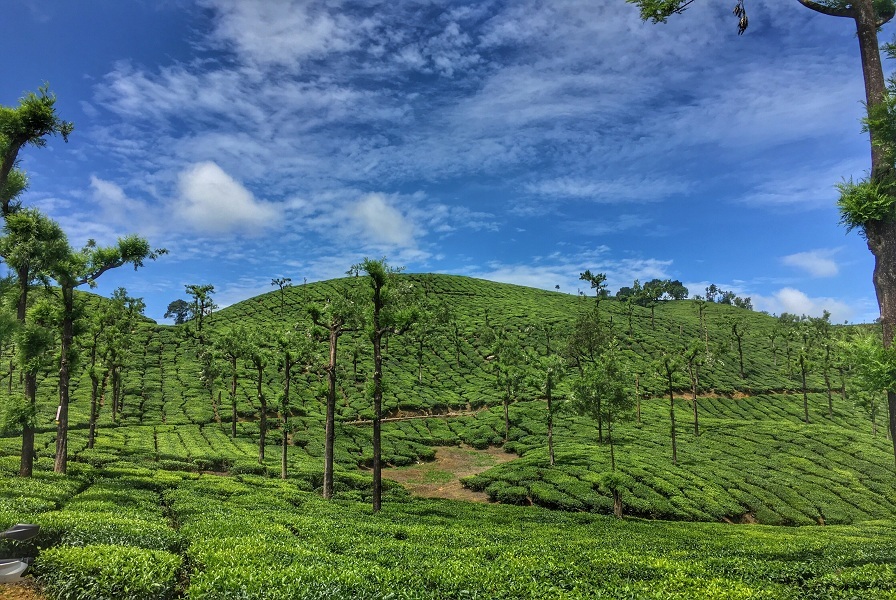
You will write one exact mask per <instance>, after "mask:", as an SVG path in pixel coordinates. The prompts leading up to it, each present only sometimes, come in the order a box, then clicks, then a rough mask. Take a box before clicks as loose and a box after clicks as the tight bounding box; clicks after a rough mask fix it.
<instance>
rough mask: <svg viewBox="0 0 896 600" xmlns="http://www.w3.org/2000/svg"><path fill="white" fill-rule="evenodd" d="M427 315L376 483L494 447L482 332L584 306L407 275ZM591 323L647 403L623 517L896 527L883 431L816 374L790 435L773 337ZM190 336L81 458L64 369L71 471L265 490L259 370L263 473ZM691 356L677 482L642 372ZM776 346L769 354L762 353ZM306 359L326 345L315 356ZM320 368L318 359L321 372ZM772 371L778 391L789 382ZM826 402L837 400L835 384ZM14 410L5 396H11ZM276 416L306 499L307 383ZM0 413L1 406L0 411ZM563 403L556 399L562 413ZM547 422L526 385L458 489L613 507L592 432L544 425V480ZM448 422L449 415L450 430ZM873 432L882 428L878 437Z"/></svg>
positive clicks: (275, 433) (357, 339)
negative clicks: (553, 448) (194, 476)
mask: <svg viewBox="0 0 896 600" xmlns="http://www.w3.org/2000/svg"><path fill="white" fill-rule="evenodd" d="M404 277H407V278H408V279H409V280H410V281H411V282H412V283H413V284H414V285H415V286H416V287H418V288H419V289H421V290H425V292H426V293H427V294H428V296H429V297H430V298H437V299H440V300H442V301H444V302H445V303H446V304H447V305H448V306H449V308H450V312H451V314H452V319H451V320H450V322H449V323H446V324H445V326H444V327H442V329H441V331H440V332H439V333H438V334H437V335H433V336H430V337H428V338H425V339H423V340H422V347H423V349H424V351H423V352H422V353H420V352H419V349H420V347H421V340H420V339H419V337H415V335H414V333H413V332H412V333H410V334H406V335H405V336H401V337H394V338H392V339H391V340H390V341H389V344H388V348H387V352H386V364H385V379H386V382H387V386H388V388H387V395H386V398H385V410H386V412H387V413H388V415H390V416H392V417H401V416H408V415H414V416H420V415H430V414H431V415H434V416H433V417H432V418H423V419H411V420H396V421H390V422H388V423H387V424H386V425H385V427H384V440H383V443H384V446H383V447H384V458H385V460H386V461H387V462H388V463H390V464H393V465H402V464H409V463H412V462H415V461H419V460H428V459H431V458H432V457H433V456H434V452H436V450H435V448H437V447H438V446H440V445H453V444H458V443H464V444H469V445H472V446H474V447H485V446H489V445H501V444H502V443H503V437H504V431H503V414H502V412H501V407H500V405H501V393H500V390H499V389H498V386H497V385H496V383H495V375H494V373H493V369H492V366H491V362H492V361H491V351H492V349H491V347H490V346H489V345H488V344H486V343H485V342H484V339H485V338H486V336H485V335H484V333H485V330H486V328H487V327H493V328H494V327H507V328H510V329H512V330H514V331H516V332H519V334H520V336H521V344H522V345H523V346H525V347H526V348H527V349H529V350H531V351H532V352H534V353H540V354H544V353H545V352H547V350H548V348H549V347H550V348H551V349H552V350H554V351H556V350H557V349H558V348H561V347H562V346H563V345H564V343H565V339H566V338H567V336H568V333H569V331H570V330H571V328H572V326H573V323H574V322H575V319H576V317H577V315H578V314H579V313H580V312H581V311H583V310H585V309H588V308H590V307H591V305H592V304H593V303H594V302H595V299H594V298H593V297H591V298H589V297H585V298H583V297H578V296H573V295H569V294H562V293H558V292H548V291H543V290H535V289H530V288H524V287H519V286H513V285H507V284H498V283H493V282H487V281H482V280H476V279H470V278H466V277H457V276H448V275H407V276H404ZM357 284H363V280H354V279H351V278H348V279H340V280H333V281H326V282H320V283H314V284H307V285H303V286H296V287H292V288H288V289H286V290H284V292H283V293H282V294H281V292H279V291H273V292H271V293H269V294H265V295H262V296H258V297H256V298H252V299H250V300H247V301H244V302H241V303H239V304H236V305H233V306H231V307H228V308H227V309H224V310H221V311H219V312H217V313H214V314H212V315H211V316H210V317H209V318H208V320H207V329H206V331H207V335H208V337H209V338H210V339H215V337H216V336H220V335H221V334H222V333H223V332H224V331H226V329H227V328H228V327H232V326H234V325H237V324H243V325H247V326H252V327H255V328H257V329H258V330H260V331H262V332H263V334H264V335H265V336H266V337H267V338H268V339H270V338H271V337H273V335H274V334H275V333H276V331H278V329H281V328H284V327H292V326H294V325H295V324H296V323H297V322H299V321H301V320H303V319H304V318H305V317H304V314H305V311H304V306H305V305H306V304H307V303H308V302H311V301H315V300H318V301H320V300H323V299H325V298H327V297H331V296H332V295H333V294H335V293H338V289H339V288H340V287H342V286H349V285H357ZM600 310H601V313H602V314H603V315H604V316H605V318H606V319H607V320H608V321H610V322H611V323H612V327H613V329H614V330H615V332H616V335H617V336H618V338H619V339H620V342H621V344H622V347H623V350H624V353H625V354H626V356H627V357H628V358H629V360H630V361H631V363H632V365H633V371H634V372H635V373H638V374H639V378H638V383H639V386H640V389H641V392H642V395H643V396H644V400H643V401H642V405H641V418H640V422H638V421H637V420H636V419H635V417H634V415H632V416H631V418H630V419H629V420H627V421H626V422H624V423H620V424H619V425H618V427H617V428H616V430H615V438H616V439H615V441H616V444H617V445H616V455H617V461H618V467H619V469H620V470H621V472H622V473H623V474H624V475H625V476H626V479H625V481H626V483H625V489H624V491H623V501H624V503H625V504H626V506H627V510H628V511H629V513H630V514H631V513H633V514H638V515H642V516H648V517H654V518H670V519H689V520H724V519H728V520H732V521H740V520H748V521H753V520H755V521H759V522H762V523H781V524H803V523H818V522H822V521H824V522H826V523H849V522H853V521H860V520H866V519H872V518H891V517H893V516H896V492H894V491H893V490H896V476H894V468H893V457H892V448H891V446H889V445H888V441H887V440H886V439H884V437H883V435H884V434H883V432H881V433H880V434H879V435H877V436H874V435H872V433H871V423H870V421H869V420H868V418H867V416H865V415H864V414H863V413H862V411H861V410H860V409H858V408H857V407H855V406H853V404H852V401H851V400H850V399H843V398H842V397H841V396H840V395H839V394H834V396H833V399H832V400H831V401H830V406H831V407H832V408H833V411H832V412H831V414H829V400H828V397H827V393H826V392H827V390H826V385H825V381H824V378H823V376H822V373H821V372H820V371H819V370H818V369H816V370H815V371H812V372H810V375H809V386H810V388H811V391H812V393H811V394H810V396H809V409H810V417H811V419H810V420H811V422H810V423H809V424H805V423H803V422H802V418H803V413H802V396H801V395H800V394H797V393H796V390H797V389H798V388H799V381H798V375H797V374H796V373H795V372H794V371H793V366H792V363H788V361H787V360H786V354H787V349H786V348H785V346H784V344H783V342H782V340H781V338H780V337H777V338H775V337H774V336H773V333H774V332H775V328H776V326H777V320H776V319H775V318H773V317H770V316H768V315H763V314H759V313H754V312H749V311H744V310H742V309H737V308H734V307H731V306H726V305H717V304H709V305H708V306H707V308H706V312H705V314H704V321H705V325H706V334H705V335H704V333H703V331H702V329H701V323H700V317H699V315H698V311H697V308H696V305H695V303H694V302H693V301H673V302H668V303H664V304H660V305H659V306H657V307H656V308H655V314H654V315H653V318H651V311H650V309H648V308H643V307H634V311H633V312H632V314H631V317H632V318H631V329H629V315H628V314H627V313H626V310H625V307H624V306H623V305H622V303H620V302H616V301H615V300H603V301H602V302H601V305H600ZM735 320H737V321H738V322H740V324H741V331H743V332H745V333H744V339H743V354H744V375H745V377H743V378H742V377H741V375H740V365H739V357H738V354H737V351H736V344H735V343H734V340H733V338H732V335H731V324H732V323H733V322H734V321H735ZM187 329H188V327H187V326H177V327H170V326H160V325H154V324H150V323H144V324H141V325H140V327H139V329H138V331H137V332H136V333H135V335H136V336H139V344H137V346H136V351H135V353H134V356H133V359H132V362H131V364H130V365H129V366H128V367H127V369H126V371H125V373H124V377H125V379H124V405H123V410H122V414H121V416H120V418H119V419H118V420H117V422H115V423H113V422H112V420H111V415H110V414H109V410H108V407H104V408H103V409H102V410H101V412H100V429H99V432H100V433H99V437H98V439H97V445H96V447H95V448H94V449H90V450H88V449H87V448H86V437H87V431H86V423H87V415H88V410H87V405H88V397H89V380H88V378H87V375H86V372H85V370H84V365H83V363H82V364H81V370H80V372H79V373H80V375H79V377H78V378H76V380H75V385H74V391H73V404H72V407H71V415H70V419H71V424H72V431H71V439H70V442H69V448H70V452H71V456H72V460H74V461H76V462H77V461H81V462H87V463H90V464H93V465H109V464H116V463H120V462H121V461H127V462H136V463H155V464H156V465H161V466H163V467H165V468H170V469H181V470H214V471H230V472H232V473H240V472H254V473H268V472H270V473H279V460H280V457H279V454H278V446H279V444H280V441H281V431H280V429H279V427H280V422H279V421H278V420H277V419H278V414H277V412H276V405H277V403H276V399H277V398H278V394H280V393H281V389H282V382H281V381H280V379H281V375H280V373H279V372H278V370H277V368H276V361H275V360H270V361H269V364H268V367H267V368H266V370H265V373H264V380H263V382H262V389H263V392H264V394H265V395H266V397H267V398H268V402H269V406H270V407H271V410H270V414H269V415H268V418H269V422H270V423H271V427H273V430H272V431H271V432H269V435H268V451H267V452H266V458H265V461H264V464H262V465H259V464H258V462H257V454H258V451H257V443H258V442H257V438H258V432H259V426H258V412H257V411H258V406H257V400H256V390H255V382H254V381H253V377H254V373H255V371H254V369H253V368H252V367H251V365H248V364H245V363H244V362H243V361H241V362H240V364H239V383H238V393H237V409H238V415H239V422H238V423H237V430H238V435H237V437H236V438H231V436H230V427H231V425H230V417H229V410H230V408H229V397H228V390H227V387H226V385H227V382H229V378H228V375H227V373H226V370H225V369H224V368H223V366H222V370H221V372H220V373H219V376H218V378H217V379H216V380H215V385H214V387H213V388H212V390H211V391H210V390H209V389H207V388H205V387H203V385H202V380H201V377H200V366H199V362H198V360H197V345H196V340H195V338H194V337H192V336H190V335H187ZM693 340H702V341H703V342H704V343H705V344H706V345H707V346H708V347H709V348H710V350H711V352H712V355H713V357H714V360H713V361H712V362H711V363H710V364H708V365H706V366H705V367H704V368H703V370H702V372H701V386H700V398H699V400H698V408H699V413H700V419H701V422H700V428H701V435H700V436H699V437H697V436H694V435H693V427H692V425H691V424H690V423H689V419H692V414H693V407H692V404H691V402H690V401H689V400H688V398H689V396H688V395H687V392H688V391H689V390H688V388H689V381H688V379H687V376H686V374H685V373H684V372H679V373H678V374H677V375H676V379H675V385H676V387H677V388H678V398H677V399H676V401H675V404H676V407H675V408H676V413H677V416H678V424H677V433H678V443H679V458H680V460H679V463H678V465H674V466H673V465H672V464H671V460H670V448H669V434H670V429H669V401H668V398H666V399H663V383H662V380H661V379H659V378H657V377H655V376H654V375H655V373H654V372H655V368H654V367H653V366H652V362H653V360H654V359H655V358H656V357H657V356H658V355H659V354H660V353H661V352H663V351H667V352H672V353H678V352H682V351H683V349H684V348H685V347H686V346H687V345H688V344H690V343H691V342H692V341H693ZM773 342H774V343H775V346H772V343H773ZM368 346H369V342H367V341H366V339H365V338H364V336H363V334H360V333H355V334H351V335H348V334H347V335H346V336H344V337H343V338H342V340H341V342H340V351H339V361H340V368H341V370H340V386H339V401H338V403H337V404H338V406H337V419H338V421H339V423H338V426H337V450H336V460H337V463H338V466H339V467H340V469H341V476H340V477H341V482H340V484H339V486H338V490H339V491H340V492H341V493H342V494H344V495H348V496H352V497H358V496H364V495H365V494H366V491H365V484H364V480H365V477H366V475H365V474H364V473H363V470H362V472H361V473H360V474H359V475H355V473H358V471H357V469H358V468H359V467H361V468H362V469H363V468H364V466H365V465H367V464H368V463H369V461H370V459H371V448H370V429H369V426H368V425H367V424H366V423H365V421H366V420H367V419H369V418H370V417H372V409H371V406H370V402H369V401H368V400H367V397H366V394H365V381H366V377H367V375H368V374H369V373H370V371H371V359H370V356H369V354H370V351H369V348H368ZM320 350H321V353H322V354H323V351H324V345H323V344H321V346H320ZM319 363H320V364H322V363H323V358H321V359H320V361H319ZM788 371H789V372H788ZM837 384H838V387H839V381H837ZM54 387H55V383H54V377H53V373H52V372H49V373H47V375H46V377H44V378H43V379H42V381H41V383H40V387H39V393H40V398H41V399H40V405H39V422H40V426H41V428H42V429H41V431H40V433H39V435H38V448H39V460H38V467H39V468H41V467H42V468H46V467H47V465H48V464H49V463H50V461H51V460H52V452H53V440H54V436H55V430H53V429H52V427H51V426H52V415H53V414H54V412H55V406H56V400H55V398H54V393H55V389H54ZM13 391H14V387H13ZM292 393H293V398H292V401H291V409H290V413H289V415H290V430H289V431H288V442H289V471H290V474H291V476H294V477H297V478H304V479H306V480H307V481H308V482H309V483H310V484H311V485H312V486H319V485H320V478H321V470H322V466H321V465H322V455H323V414H322V413H323V402H322V398H323V394H324V381H323V378H322V372H321V371H320V370H319V369H314V370H312V372H307V373H303V374H301V375H300V376H298V377H297V379H296V381H294V383H293V386H292ZM5 394H9V391H8V388H6V386H3V388H0V399H2V396H3V395H5ZM564 394H565V391H564V388H563V387H562V385H561V387H560V389H559V395H560V396H561V397H562V396H563V395H564ZM545 412H546V411H545V403H544V401H543V399H542V394H541V391H540V390H539V389H538V387H537V385H535V384H534V383H532V382H530V383H529V385H528V386H527V387H525V388H524V390H523V392H522V394H521V398H520V399H519V400H518V401H516V402H514V404H513V405H512V406H511V408H510V419H511V429H510V434H509V437H508V442H507V444H506V445H505V449H506V450H507V451H510V452H515V453H517V454H519V455H520V458H519V459H518V460H515V461H511V462H509V463H507V464H504V465H502V466H500V467H496V468H495V469H492V470H490V471H488V472H486V473H483V474H481V475H478V476H476V477H473V478H471V479H470V480H468V482H467V484H468V485H470V486H471V487H473V488H475V489H481V490H484V491H486V492H487V493H488V494H489V495H490V496H491V497H492V498H493V499H495V500H498V501H501V502H505V503H521V504H527V503H535V504H541V505H544V506H549V507H555V508H564V509H571V510H597V511H608V510H609V509H611V507H612V501H611V499H610V497H609V495H608V492H607V491H606V490H603V489H601V487H600V485H599V480H600V474H601V473H602V472H604V471H606V470H607V469H608V467H609V459H608V453H609V449H608V446H607V444H606V443H598V442H597V428H596V425H595V423H594V422H593V421H590V420H588V419H585V418H583V417H576V416H574V415H571V414H561V416H560V417H559V419H558V421H557V424H556V426H555V431H554V434H555V439H556V441H557V450H558V452H557V462H556V464H555V465H554V466H550V465H549V463H548V460H547V451H546V419H545ZM449 413H450V415H456V416H450V415H449ZM881 420H882V419H881ZM18 443H19V439H18V438H16V437H15V436H9V437H5V438H2V439H0V455H2V457H3V458H0V466H2V468H3V469H4V470H12V469H13V468H14V467H15V465H16V464H17V458H16V454H17V451H18Z"/></svg>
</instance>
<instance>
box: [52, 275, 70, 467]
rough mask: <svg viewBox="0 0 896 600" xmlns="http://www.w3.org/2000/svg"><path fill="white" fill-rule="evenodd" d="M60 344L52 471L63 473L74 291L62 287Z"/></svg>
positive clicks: (66, 442)
mask: <svg viewBox="0 0 896 600" xmlns="http://www.w3.org/2000/svg"><path fill="white" fill-rule="evenodd" d="M62 303H63V316H62V344H61V348H60V357H59V409H58V411H59V418H58V422H57V424H56V461H55V463H54V465H53V471H55V472H56V473H65V472H66V471H67V469H68V403H69V381H70V378H71V371H70V369H71V364H70V362H71V356H70V354H71V348H72V341H73V340H74V290H73V289H72V288H70V287H66V286H63V287H62Z"/></svg>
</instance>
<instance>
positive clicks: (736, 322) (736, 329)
mask: <svg viewBox="0 0 896 600" xmlns="http://www.w3.org/2000/svg"><path fill="white" fill-rule="evenodd" d="M730 323H731V335H732V337H734V341H735V343H736V344H737V364H738V366H739V367H740V378H741V379H746V378H747V372H746V371H745V370H744V336H745V335H746V334H747V329H748V327H749V326H748V324H747V320H746V319H744V318H743V317H741V316H737V317H734V318H732V319H731V321H730Z"/></svg>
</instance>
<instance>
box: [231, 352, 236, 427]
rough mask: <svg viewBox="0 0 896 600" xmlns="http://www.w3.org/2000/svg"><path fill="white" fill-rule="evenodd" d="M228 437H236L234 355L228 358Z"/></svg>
mask: <svg viewBox="0 0 896 600" xmlns="http://www.w3.org/2000/svg"><path fill="white" fill-rule="evenodd" d="M230 373H231V375H230V409H231V412H232V414H231V418H230V437H231V438H232V439H236V357H235V356H233V357H231V358H230Z"/></svg>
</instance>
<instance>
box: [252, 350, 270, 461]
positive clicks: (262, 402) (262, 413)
mask: <svg viewBox="0 0 896 600" xmlns="http://www.w3.org/2000/svg"><path fill="white" fill-rule="evenodd" d="M255 368H256V369H257V371H258V386H257V388H256V393H257V395H258V412H259V415H258V416H259V418H258V463H259V464H262V463H264V444H265V439H266V437H267V433H268V403H267V398H265V396H264V392H263V391H262V389H261V384H262V381H263V380H264V365H263V364H260V363H259V364H257V365H256V367H255Z"/></svg>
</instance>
